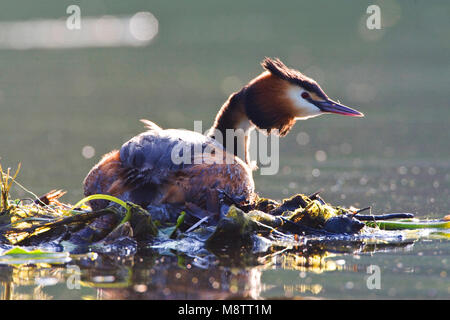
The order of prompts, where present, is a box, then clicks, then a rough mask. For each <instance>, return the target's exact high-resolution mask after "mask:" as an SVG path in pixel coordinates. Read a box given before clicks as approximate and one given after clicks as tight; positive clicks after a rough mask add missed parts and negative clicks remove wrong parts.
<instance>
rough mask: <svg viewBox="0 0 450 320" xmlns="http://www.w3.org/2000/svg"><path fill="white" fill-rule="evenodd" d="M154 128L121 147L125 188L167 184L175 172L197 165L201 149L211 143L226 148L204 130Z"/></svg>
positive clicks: (215, 146)
mask: <svg viewBox="0 0 450 320" xmlns="http://www.w3.org/2000/svg"><path fill="white" fill-rule="evenodd" d="M150 123H151V122H150ZM151 124H153V123H151ZM151 127H152V129H150V130H149V131H147V132H144V133H141V134H140V135H137V136H135V137H134V138H132V139H130V140H129V141H127V142H126V143H124V144H123V146H122V147H121V149H120V161H121V163H122V168H123V171H122V174H121V176H122V179H121V180H122V183H121V185H122V187H129V188H133V189H134V188H136V187H140V186H143V185H148V184H155V185H160V184H163V183H164V182H165V181H167V179H169V178H170V177H171V176H173V174H174V173H176V172H179V171H180V170H183V169H185V168H187V167H190V166H193V165H195V164H196V162H197V161H198V150H200V151H203V150H205V148H206V147H207V146H210V147H211V146H213V147H214V148H222V149H223V147H222V146H221V145H220V144H218V143H217V142H216V141H215V140H213V139H211V138H209V137H206V136H204V135H202V134H200V133H196V132H193V131H188V130H181V129H166V130H163V129H161V128H159V127H158V126H156V127H154V126H153V125H152V126H151ZM196 151H197V152H196Z"/></svg>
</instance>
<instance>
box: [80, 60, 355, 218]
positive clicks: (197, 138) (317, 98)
mask: <svg viewBox="0 0 450 320" xmlns="http://www.w3.org/2000/svg"><path fill="white" fill-rule="evenodd" d="M262 66H263V67H264V69H265V71H264V72H263V73H262V74H260V75H259V76H258V77H256V78H255V79H253V80H251V81H250V82H249V83H248V84H247V85H246V86H245V87H243V88H242V89H241V90H240V91H239V92H236V93H233V94H232V95H231V96H230V97H229V98H228V100H227V101H226V102H225V103H224V105H223V106H222V108H221V109H220V110H219V112H218V113H217V116H216V118H215V121H214V125H213V127H212V128H211V130H210V133H209V134H208V135H202V134H201V133H197V132H193V131H188V130H180V129H162V128H160V127H159V126H157V125H156V124H154V123H152V122H150V121H148V120H141V121H143V122H144V123H145V124H146V126H147V129H148V131H146V132H144V133H141V134H139V135H137V136H135V137H134V138H132V139H130V140H129V141H127V142H125V144H123V146H122V147H121V149H120V150H114V151H112V152H110V153H108V154H106V155H104V156H103V158H102V159H101V161H100V162H99V163H98V164H97V165H95V166H94V167H93V168H92V169H91V171H90V172H89V173H88V175H87V177H86V178H85V180H84V194H85V195H86V196H88V195H91V194H97V193H102V194H109V195H113V196H116V197H118V198H120V199H122V200H124V201H131V202H133V203H136V204H139V205H141V206H142V207H144V208H146V207H147V208H152V209H153V211H154V208H155V207H158V206H163V205H166V204H169V205H182V206H184V205H187V206H194V207H195V208H198V209H202V210H204V211H205V212H208V214H218V213H219V212H220V205H219V202H220V201H219V199H220V198H221V197H222V195H226V197H228V198H231V199H233V201H235V202H251V201H252V200H253V199H254V198H255V186H254V182H253V177H252V169H251V167H250V159H249V157H248V136H249V132H250V130H252V129H254V128H255V127H256V128H258V129H265V130H267V132H269V133H270V132H274V131H276V132H277V134H278V135H280V136H284V135H286V134H287V133H288V131H289V130H290V129H291V128H292V126H293V125H294V124H295V121H296V120H299V119H308V118H311V117H315V116H318V115H320V114H324V113H337V114H342V115H348V116H357V117H361V116H363V114H362V113H360V112H358V111H356V110H353V109H351V108H348V107H346V106H344V105H341V104H339V103H337V102H335V101H333V100H331V99H329V98H328V97H327V95H326V94H325V93H324V92H323V90H322V89H321V88H320V86H319V85H318V84H317V82H315V81H314V80H312V79H311V78H308V77H306V76H305V75H303V74H302V73H300V72H299V71H296V70H293V69H290V68H288V67H286V66H285V65H284V64H283V63H282V62H281V61H280V60H279V59H270V58H266V59H265V60H264V61H263V62H262ZM229 129H232V130H237V129H241V130H243V132H244V134H243V135H236V140H235V143H234V146H233V147H230V146H227V144H228V143H227V141H226V139H221V140H223V141H220V142H221V143H219V142H218V139H217V135H219V134H220V135H221V136H222V137H226V133H227V130H229ZM239 146H243V149H244V153H243V154H244V155H243V156H242V153H240V151H239ZM175 148H178V149H177V152H175V154H177V153H179V150H184V151H185V152H186V150H187V151H190V150H194V152H189V156H188V160H189V161H184V162H182V163H179V162H177V161H173V154H174V152H173V151H174V149H175ZM241 149H242V148H241ZM195 150H197V151H198V150H200V154H199V152H195ZM205 150H208V152H205ZM241 151H242V150H241ZM181 153H182V152H181ZM238 155H241V157H242V158H243V159H240V158H239V157H238ZM185 156H186V154H185ZM218 157H219V158H220V159H225V158H227V157H228V158H227V159H228V161H222V162H221V161H217V159H218ZM230 157H231V159H232V161H229V160H230ZM199 158H200V161H199ZM90 204H91V207H92V208H93V209H94V210H97V209H101V208H103V207H105V206H107V205H108V201H104V200H94V201H91V202H90ZM149 211H150V212H151V211H152V210H149ZM178 213H179V211H178ZM158 217H159V218H161V217H160V216H158ZM174 218H176V215H172V216H170V217H168V218H167V219H168V220H173V219H174Z"/></svg>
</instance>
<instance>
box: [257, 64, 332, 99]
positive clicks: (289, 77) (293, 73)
mask: <svg viewBox="0 0 450 320" xmlns="http://www.w3.org/2000/svg"><path fill="white" fill-rule="evenodd" d="M261 65H262V67H263V68H264V69H266V70H267V71H269V72H270V73H271V74H273V75H274V76H277V77H279V78H281V79H283V80H286V81H289V82H290V83H292V84H295V85H298V86H301V87H302V88H305V89H306V90H308V91H310V92H314V93H315V94H317V95H318V96H319V97H321V98H323V99H327V98H328V97H327V95H326V94H325V92H323V90H322V88H321V87H320V86H319V85H318V84H317V83H316V82H315V81H314V80H312V79H310V78H308V77H307V76H305V75H304V74H302V73H301V72H300V71H297V70H294V69H290V68H288V67H286V65H285V64H284V63H283V62H281V60H280V59H278V58H275V59H271V58H267V57H266V58H265V59H264V60H263V62H261Z"/></svg>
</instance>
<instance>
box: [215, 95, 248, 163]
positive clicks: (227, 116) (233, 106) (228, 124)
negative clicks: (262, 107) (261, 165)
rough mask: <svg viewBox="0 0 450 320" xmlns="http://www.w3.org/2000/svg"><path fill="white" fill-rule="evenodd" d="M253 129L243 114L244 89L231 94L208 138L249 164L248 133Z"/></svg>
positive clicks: (217, 116) (245, 114)
mask: <svg viewBox="0 0 450 320" xmlns="http://www.w3.org/2000/svg"><path fill="white" fill-rule="evenodd" d="M254 128H255V126H254V124H253V123H251V122H250V120H249V118H248V116H247V113H246V112H245V89H242V90H241V91H239V92H235V93H233V94H232V95H231V96H230V97H229V98H228V100H227V101H226V102H225V103H224V104H223V106H222V108H220V110H219V112H218V113H217V115H216V119H215V121H214V124H213V126H212V128H211V129H210V131H209V133H208V136H210V137H212V138H214V139H216V140H218V141H219V142H220V143H221V144H222V145H223V146H224V148H225V150H226V151H227V152H229V153H232V154H234V155H235V156H237V157H239V158H241V159H242V160H244V161H245V162H246V163H247V164H250V151H249V147H250V133H251V131H252V130H253V129H254Z"/></svg>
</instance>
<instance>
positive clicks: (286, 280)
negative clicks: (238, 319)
mask: <svg viewBox="0 0 450 320" xmlns="http://www.w3.org/2000/svg"><path fill="white" fill-rule="evenodd" d="M414 244H415V243H414V242H413V241H412V240H411V241H402V242H399V243H397V244H395V245H394V244H383V243H363V242H361V241H344V242H343V241H323V240H321V241H319V240H318V241H316V242H314V241H313V242H311V243H310V244H308V245H307V246H306V245H300V246H297V247H292V248H281V247H278V248H277V247H273V248H271V250H270V251H269V252H266V253H260V254H254V253H251V252H249V251H248V250H241V251H239V250H238V251H229V250H225V249H221V250H217V252H215V253H214V254H210V256H209V257H204V259H208V262H209V263H208V264H202V262H201V261H200V262H199V261H196V260H198V259H201V258H191V257H188V256H186V255H184V254H182V253H178V252H175V251H173V252H171V253H170V254H165V255H161V254H158V253H157V252H155V251H153V250H151V249H145V248H143V249H141V250H139V252H138V254H136V255H134V256H128V257H121V256H116V255H108V254H92V253H91V254H87V255H86V254H85V255H72V256H71V258H72V261H71V262H69V263H67V264H51V263H38V264H29V265H25V264H22V265H20V264H19V265H3V266H1V267H0V275H1V276H0V282H1V297H2V299H67V298H69V299H80V298H81V299H264V298H307V297H312V296H314V297H331V298H333V297H336V296H335V295H336V294H337V293H338V292H341V291H346V292H349V294H350V292H351V293H352V294H354V292H355V291H359V292H360V294H362V296H360V297H364V296H365V297H369V298H370V297H371V296H370V294H372V292H371V291H370V290H368V289H367V288H365V287H364V283H365V280H364V279H365V278H364V277H365V276H366V275H367V273H366V269H367V266H368V263H367V261H368V260H367V261H366V258H369V259H371V260H370V261H371V264H374V263H375V264H376V263H380V262H379V259H380V258H382V259H385V260H390V258H388V259H386V257H384V258H383V257H382V256H381V257H378V258H376V257H377V256H379V255H383V254H384V255H386V254H388V255H389V256H391V257H395V264H393V266H392V267H389V266H388V264H386V261H384V262H383V263H380V265H384V266H385V267H383V268H384V270H383V277H386V278H387V277H391V276H395V277H397V278H398V277H402V278H405V279H406V275H407V274H410V273H411V272H415V273H416V274H417V273H418V274H419V277H420V274H421V273H423V272H428V273H430V272H429V271H427V269H428V270H431V272H432V274H437V275H439V276H440V277H441V280H444V281H443V283H442V284H441V285H440V287H439V286H438V287H436V288H435V290H437V291H436V292H435V295H436V296H442V295H443V294H444V295H446V294H448V290H449V288H450V285H449V283H448V280H447V274H448V273H450V267H449V264H448V263H447V261H446V259H445V258H442V257H443V256H444V255H446V254H448V252H449V251H450V247H449V246H448V244H446V246H445V247H444V250H442V249H441V251H439V252H437V253H435V257H433V258H432V259H439V260H440V264H441V265H442V266H443V267H442V270H440V271H439V272H435V271H436V270H434V268H435V265H436V263H432V262H429V265H428V266H422V269H420V268H419V269H418V268H417V266H415V267H413V266H410V258H409V256H412V257H414V256H417V255H422V256H423V255H429V254H430V249H431V248H432V246H431V247H430V245H428V246H427V245H426V244H425V245H424V243H422V242H419V248H418V249H419V250H416V249H415V248H414ZM441 260H442V261H444V260H445V261H444V262H445V263H442V261H441ZM399 268H400V269H401V271H399V270H400V269H399ZM74 269H75V270H78V274H77V273H76V272H72V271H71V270H74ZM349 275H351V276H350V277H349ZM358 278H359V281H358V280H357V279H358ZM355 279H356V280H355ZM74 281H75V282H74ZM429 281H433V279H431V278H430V279H429ZM445 281H447V282H445ZM77 282H79V283H77ZM78 284H79V286H78V287H77V286H76V285H78ZM445 285H447V287H445ZM423 286H424V283H421V284H420V286H419V289H420V288H422V287H423ZM425 286H426V284H425ZM405 287H406V288H411V285H405V284H403V285H402V286H400V287H398V288H397V292H402V291H404V290H405ZM389 289H390V288H388V289H387V291H386V292H384V296H387V297H389ZM416 291H417V289H416ZM392 292H393V291H392V290H391V291H390V293H391V294H392ZM341 293H342V292H341ZM409 295H414V292H413V291H412V292H410V294H409Z"/></svg>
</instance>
